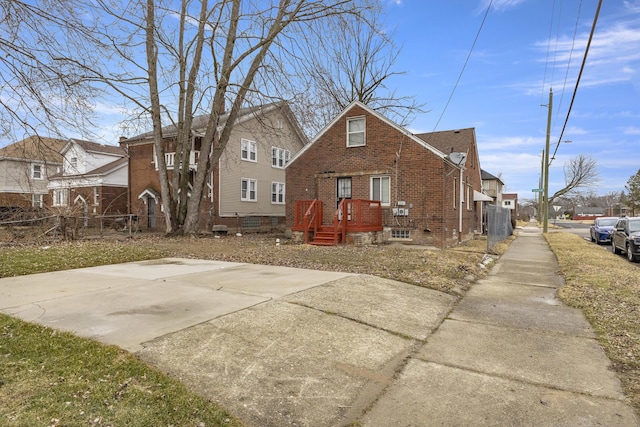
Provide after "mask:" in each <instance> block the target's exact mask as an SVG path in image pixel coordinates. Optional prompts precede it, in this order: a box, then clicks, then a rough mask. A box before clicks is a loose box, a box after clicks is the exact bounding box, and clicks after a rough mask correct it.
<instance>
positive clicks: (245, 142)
mask: <svg viewBox="0 0 640 427" xmlns="http://www.w3.org/2000/svg"><path fill="white" fill-rule="evenodd" d="M245 146H246V147H247V149H246V150H245V149H244V148H245ZM244 151H246V152H247V157H244V154H243V153H244ZM252 153H253V157H254V158H253V159H252V158H251V154H252ZM240 159H241V160H244V161H245V162H253V163H257V162H258V143H257V142H255V141H251V140H249V139H244V138H241V139H240Z"/></svg>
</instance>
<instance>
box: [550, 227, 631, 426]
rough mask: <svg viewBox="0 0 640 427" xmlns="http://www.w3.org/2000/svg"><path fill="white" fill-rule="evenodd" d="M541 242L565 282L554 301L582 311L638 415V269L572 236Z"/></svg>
mask: <svg viewBox="0 0 640 427" xmlns="http://www.w3.org/2000/svg"><path fill="white" fill-rule="evenodd" d="M545 237H546V239H547V241H548V242H549V245H550V246H551V249H552V250H553V252H554V253H555V254H556V257H557V258H558V262H559V264H560V269H561V271H562V275H563V276H564V279H565V282H566V284H565V286H564V287H562V288H561V289H560V291H559V292H558V294H559V297H560V298H561V299H562V301H563V302H564V303H565V304H567V305H570V306H572V307H576V308H579V309H581V310H582V311H583V313H584V314H585V316H586V317H587V320H588V321H589V323H590V324H591V326H592V327H593V328H594V329H595V331H596V333H597V334H598V339H599V341H600V344H601V345H602V347H603V348H604V350H605V352H606V353H607V356H609V359H611V361H612V362H613V368H614V369H615V371H616V373H617V375H618V377H619V378H620V381H621V382H622V386H623V388H624V390H625V393H626V394H627V396H628V397H629V399H630V400H631V402H632V404H633V406H634V408H635V410H636V412H637V413H639V414H640V279H639V278H640V266H639V265H637V264H632V263H629V262H628V261H627V260H626V257H624V256H620V255H613V254H612V253H611V251H610V250H609V249H610V247H609V246H597V245H595V244H593V243H589V242H587V241H586V240H584V239H583V238H581V237H579V236H577V235H575V234H570V233H547V234H546V235H545Z"/></svg>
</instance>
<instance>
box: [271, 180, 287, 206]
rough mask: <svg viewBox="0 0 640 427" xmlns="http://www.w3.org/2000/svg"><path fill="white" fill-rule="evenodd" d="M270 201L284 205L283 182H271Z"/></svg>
mask: <svg viewBox="0 0 640 427" xmlns="http://www.w3.org/2000/svg"><path fill="white" fill-rule="evenodd" d="M271 203H272V204H274V205H284V182H272V183H271Z"/></svg>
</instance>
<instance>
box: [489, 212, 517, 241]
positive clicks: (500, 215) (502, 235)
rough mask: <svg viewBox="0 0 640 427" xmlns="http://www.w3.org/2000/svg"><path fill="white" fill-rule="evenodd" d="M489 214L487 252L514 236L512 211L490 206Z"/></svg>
mask: <svg viewBox="0 0 640 427" xmlns="http://www.w3.org/2000/svg"><path fill="white" fill-rule="evenodd" d="M486 213H487V252H491V251H492V249H493V247H494V246H495V245H496V244H498V243H500V242H502V241H503V240H504V239H506V238H507V237H509V236H511V235H512V234H513V225H512V224H511V209H509V208H502V207H500V206H493V205H489V206H487V207H486Z"/></svg>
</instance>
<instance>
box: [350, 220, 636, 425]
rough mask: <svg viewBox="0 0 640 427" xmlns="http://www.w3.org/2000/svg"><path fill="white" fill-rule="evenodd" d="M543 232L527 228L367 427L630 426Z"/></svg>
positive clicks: (411, 364) (369, 416)
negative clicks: (567, 299) (560, 292)
mask: <svg viewBox="0 0 640 427" xmlns="http://www.w3.org/2000/svg"><path fill="white" fill-rule="evenodd" d="M557 270H558V265H557V262H556V259H555V256H554V255H553V253H552V252H551V251H550V249H549V247H548V244H547V242H546V240H545V239H544V237H543V236H542V234H541V232H540V230H539V229H538V228H535V227H525V228H524V229H523V230H521V231H520V233H519V236H518V238H517V239H516V240H515V241H514V242H513V243H512V244H511V247H510V248H509V250H508V251H507V253H506V254H505V255H503V256H502V257H501V258H500V260H499V261H498V262H497V263H496V265H495V266H494V267H493V268H492V270H491V272H490V274H489V276H488V277H487V278H486V279H484V280H481V281H479V283H477V284H476V285H474V286H473V287H472V289H471V290H470V291H469V292H468V293H467V295H466V296H465V297H464V298H463V299H462V301H461V302H460V303H459V304H458V305H457V306H456V308H455V309H454V310H453V311H452V312H451V313H450V314H449V315H448V316H447V318H446V320H445V321H444V322H443V323H442V325H440V327H439V328H438V329H437V331H435V333H434V334H433V335H432V336H430V337H429V338H428V339H427V342H426V344H425V345H424V346H422V347H421V348H420V349H419V350H418V351H417V352H416V353H415V354H413V355H412V356H411V357H410V358H409V359H408V363H407V365H406V366H405V368H404V369H403V370H402V372H400V374H399V375H398V378H397V380H396V381H394V382H393V383H392V384H391V386H390V387H389V388H388V389H387V390H386V391H385V393H384V394H383V395H382V396H381V397H380V399H378V400H377V401H376V403H375V404H374V405H373V408H372V409H371V410H370V411H369V412H367V413H366V415H365V416H364V417H363V423H362V425H364V426H383V425H388V424H389V423H390V422H391V420H393V424H394V425H398V426H431V425H437V426H471V425H473V426H534V425H535V426H637V425H639V423H638V419H637V418H636V414H635V413H634V411H633V409H632V408H631V407H630V406H629V405H628V404H627V402H626V401H625V397H624V395H623V393H622V390H621V387H620V384H619V381H618V380H617V378H616V377H615V375H614V374H613V372H612V371H611V370H609V366H610V362H609V360H608V359H607V357H606V356H605V354H604V352H603V351H602V349H601V348H600V347H599V345H598V344H597V342H596V341H595V339H594V338H595V336H594V333H593V331H592V330H591V328H590V326H589V324H588V323H587V321H586V320H585V318H584V317H583V315H582V313H581V312H580V311H578V310H575V309H572V308H569V307H566V306H564V305H562V304H561V302H560V301H559V300H558V299H557V298H556V290H557V288H558V287H560V286H561V285H562V281H561V280H560V278H559V277H558V276H557V275H556V271H557Z"/></svg>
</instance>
